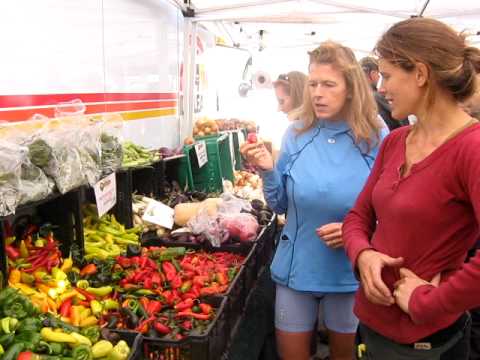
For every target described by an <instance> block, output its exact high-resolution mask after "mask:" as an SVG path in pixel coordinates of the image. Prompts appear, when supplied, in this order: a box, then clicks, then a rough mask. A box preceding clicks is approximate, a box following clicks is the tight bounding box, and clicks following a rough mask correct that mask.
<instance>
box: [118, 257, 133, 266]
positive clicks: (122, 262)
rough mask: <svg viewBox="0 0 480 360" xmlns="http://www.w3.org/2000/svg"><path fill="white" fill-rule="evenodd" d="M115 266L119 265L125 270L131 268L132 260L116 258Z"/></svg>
mask: <svg viewBox="0 0 480 360" xmlns="http://www.w3.org/2000/svg"><path fill="white" fill-rule="evenodd" d="M117 264H119V265H120V266H121V267H122V268H124V269H126V268H129V267H130V266H132V260H131V259H130V258H127V257H125V256H119V257H117Z"/></svg>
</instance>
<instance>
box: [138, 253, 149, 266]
mask: <svg viewBox="0 0 480 360" xmlns="http://www.w3.org/2000/svg"><path fill="white" fill-rule="evenodd" d="M147 262H148V257H146V256H142V257H141V258H140V261H139V263H138V265H139V266H140V268H142V269H143V268H145V265H147Z"/></svg>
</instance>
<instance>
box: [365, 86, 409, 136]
mask: <svg viewBox="0 0 480 360" xmlns="http://www.w3.org/2000/svg"><path fill="white" fill-rule="evenodd" d="M373 94H374V96H375V101H376V102H377V108H378V114H379V115H380V116H381V117H382V119H383V121H385V123H386V124H387V126H388V128H389V129H390V131H392V130H394V129H396V128H399V127H401V126H404V125H408V119H405V120H396V119H394V118H393V117H392V113H391V112H390V105H388V102H387V100H386V99H385V97H384V96H383V95H382V94H380V93H379V92H378V91H377V90H375V89H374V92H373Z"/></svg>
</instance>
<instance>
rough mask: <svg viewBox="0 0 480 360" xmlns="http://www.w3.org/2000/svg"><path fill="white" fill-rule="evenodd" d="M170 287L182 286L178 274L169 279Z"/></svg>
mask: <svg viewBox="0 0 480 360" xmlns="http://www.w3.org/2000/svg"><path fill="white" fill-rule="evenodd" d="M170 285H171V286H172V289H178V288H180V286H182V278H181V277H180V276H179V275H175V276H174V278H173V279H172V280H171V281H170Z"/></svg>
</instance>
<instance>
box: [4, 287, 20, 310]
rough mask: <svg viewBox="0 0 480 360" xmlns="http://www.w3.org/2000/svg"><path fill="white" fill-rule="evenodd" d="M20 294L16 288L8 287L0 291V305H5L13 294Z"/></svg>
mask: <svg viewBox="0 0 480 360" xmlns="http://www.w3.org/2000/svg"><path fill="white" fill-rule="evenodd" d="M16 295H18V292H17V290H16V289H14V288H10V287H7V288H5V289H3V290H2V291H0V306H3V303H4V302H5V300H7V299H10V298H12V296H16Z"/></svg>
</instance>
